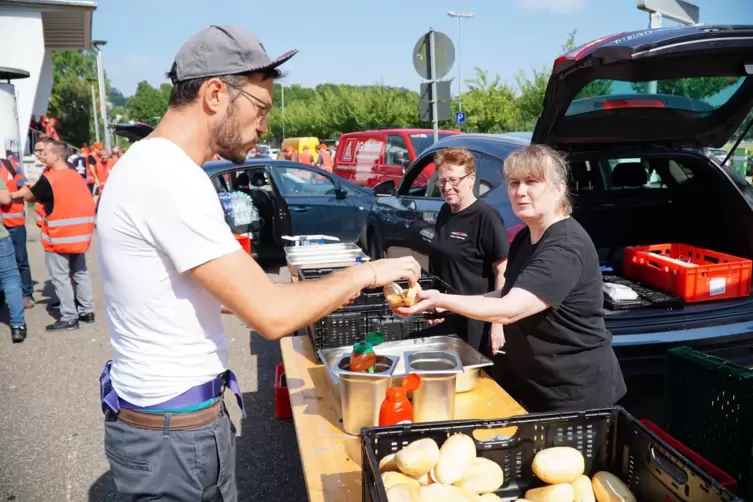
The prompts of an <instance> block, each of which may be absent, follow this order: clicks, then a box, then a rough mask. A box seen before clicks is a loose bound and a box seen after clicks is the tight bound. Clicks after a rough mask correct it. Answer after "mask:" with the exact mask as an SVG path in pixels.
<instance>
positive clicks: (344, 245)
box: [285, 242, 361, 256]
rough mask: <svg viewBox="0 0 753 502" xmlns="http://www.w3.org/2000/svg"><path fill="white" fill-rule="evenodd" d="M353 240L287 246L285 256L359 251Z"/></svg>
mask: <svg viewBox="0 0 753 502" xmlns="http://www.w3.org/2000/svg"><path fill="white" fill-rule="evenodd" d="M360 250H361V248H360V247H358V244H356V243H355V242H338V243H335V244H319V245H316V246H287V247H286V248H285V256H309V255H312V254H322V253H329V252H332V251H360Z"/></svg>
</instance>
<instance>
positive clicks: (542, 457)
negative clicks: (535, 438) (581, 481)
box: [531, 446, 586, 485]
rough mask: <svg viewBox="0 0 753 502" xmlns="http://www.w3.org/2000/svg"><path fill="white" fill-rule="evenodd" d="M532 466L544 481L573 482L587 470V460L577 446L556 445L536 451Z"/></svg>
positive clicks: (552, 483)
mask: <svg viewBox="0 0 753 502" xmlns="http://www.w3.org/2000/svg"><path fill="white" fill-rule="evenodd" d="M531 468H532V469H533V473H534V474H536V476H538V478H539V479H540V480H541V481H543V482H544V483H547V484H550V485H556V484H559V483H572V482H573V481H575V480H576V479H578V476H580V475H582V474H583V471H585V469H586V461H585V459H584V458H583V454H582V453H581V452H579V451H578V450H576V449H575V448H570V447H569V446H555V447H553V448H545V449H543V450H541V451H539V452H538V453H536V455H535V456H534V457H533V463H532V464H531Z"/></svg>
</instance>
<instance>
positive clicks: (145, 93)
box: [126, 80, 167, 126]
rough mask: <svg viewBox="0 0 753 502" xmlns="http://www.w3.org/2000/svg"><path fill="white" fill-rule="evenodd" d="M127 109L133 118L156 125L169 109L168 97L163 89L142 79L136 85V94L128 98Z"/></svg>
mask: <svg viewBox="0 0 753 502" xmlns="http://www.w3.org/2000/svg"><path fill="white" fill-rule="evenodd" d="M126 110H127V111H128V115H129V117H130V119H131V120H135V121H137V122H143V123H145V124H150V125H153V126H156V125H157V123H158V122H159V121H160V119H161V118H162V116H163V115H164V114H165V112H166V111H167V98H165V93H164V92H163V91H162V90H160V89H155V88H154V87H152V86H151V85H150V84H149V82H147V81H146V80H142V81H141V82H139V84H138V86H137V87H136V94H134V95H133V96H132V97H131V98H129V99H128V103H127V105H126Z"/></svg>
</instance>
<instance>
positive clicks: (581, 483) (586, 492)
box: [570, 475, 596, 502]
mask: <svg viewBox="0 0 753 502" xmlns="http://www.w3.org/2000/svg"><path fill="white" fill-rule="evenodd" d="M570 484H571V485H573V489H574V490H575V502H596V498H595V497H594V489H593V487H592V486H591V480H590V479H589V478H588V476H585V475H582V476H578V478H577V479H576V480H575V481H573V482H572V483H570Z"/></svg>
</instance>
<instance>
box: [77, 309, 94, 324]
mask: <svg viewBox="0 0 753 502" xmlns="http://www.w3.org/2000/svg"><path fill="white" fill-rule="evenodd" d="M78 320H79V322H85V323H87V324H91V323H93V322H94V312H87V313H86V314H79V315H78Z"/></svg>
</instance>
